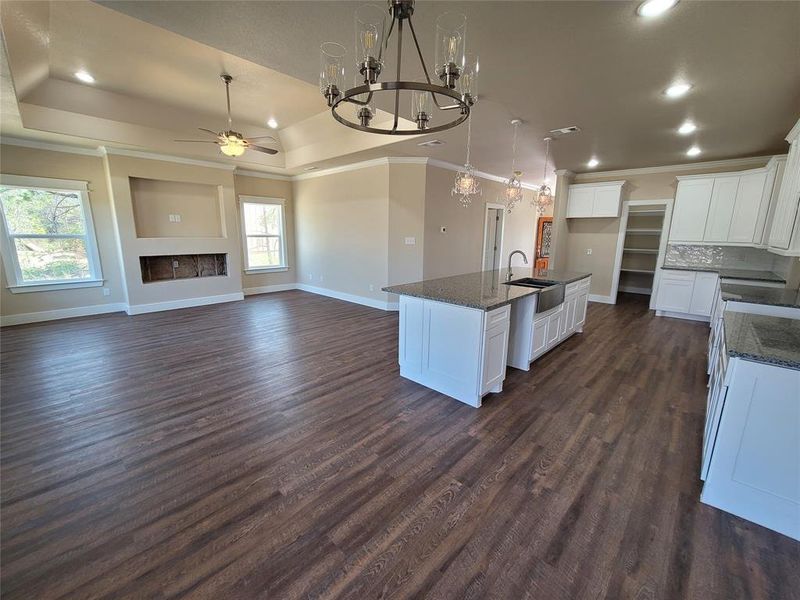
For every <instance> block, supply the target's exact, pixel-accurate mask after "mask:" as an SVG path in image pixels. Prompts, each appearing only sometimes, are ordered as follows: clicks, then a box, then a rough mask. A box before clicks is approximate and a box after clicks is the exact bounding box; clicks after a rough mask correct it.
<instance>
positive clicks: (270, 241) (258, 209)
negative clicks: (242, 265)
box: [242, 202, 283, 269]
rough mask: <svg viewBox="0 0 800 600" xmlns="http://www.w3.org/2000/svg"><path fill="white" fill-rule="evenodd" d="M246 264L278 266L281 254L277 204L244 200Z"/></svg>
mask: <svg viewBox="0 0 800 600" xmlns="http://www.w3.org/2000/svg"><path fill="white" fill-rule="evenodd" d="M242 204H243V210H244V223H245V235H246V237H247V265H248V267H249V268H251V269H258V268H263V267H279V266H282V265H283V257H282V256H281V253H282V249H283V245H282V243H281V219H282V214H281V213H282V207H281V206H280V205H278V204H261V203H254V202H244V203H242Z"/></svg>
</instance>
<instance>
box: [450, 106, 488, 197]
mask: <svg viewBox="0 0 800 600" xmlns="http://www.w3.org/2000/svg"><path fill="white" fill-rule="evenodd" d="M471 145H472V117H471V116H470V118H468V119H467V160H466V162H465V163H464V168H463V169H459V170H458V173H456V180H455V182H454V183H453V189H452V190H450V195H451V196H457V197H458V201H459V202H461V206H463V207H464V208H466V207H468V206H469V205H470V203H472V197H473V196H480V195H481V193H482V192H481V184H480V182H479V181H478V178H477V177H476V176H475V169H474V168H473V167H472V165H471V164H470V162H469V149H470V146H471Z"/></svg>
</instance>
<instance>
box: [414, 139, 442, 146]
mask: <svg viewBox="0 0 800 600" xmlns="http://www.w3.org/2000/svg"><path fill="white" fill-rule="evenodd" d="M417 146H423V147H425V148H430V147H432V146H444V142H443V141H442V140H428V141H427V142H420V143H419V144H417Z"/></svg>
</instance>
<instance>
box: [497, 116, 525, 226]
mask: <svg viewBox="0 0 800 600" xmlns="http://www.w3.org/2000/svg"><path fill="white" fill-rule="evenodd" d="M520 123H522V121H520V120H519V119H514V120H513V121H511V125H513V127H514V144H513V146H512V150H511V151H512V159H511V177H509V178H508V179H507V180H506V184H505V188H504V189H503V195H502V196H501V197H500V202H502V203H503V205H504V206H505V207H506V210H507V211H508V212H511V211H512V210H514V207H515V206H516V205H517V204H518V203H519V202H520V200H522V171H518V170H517V169H516V164H517V129H518V128H519V125H520Z"/></svg>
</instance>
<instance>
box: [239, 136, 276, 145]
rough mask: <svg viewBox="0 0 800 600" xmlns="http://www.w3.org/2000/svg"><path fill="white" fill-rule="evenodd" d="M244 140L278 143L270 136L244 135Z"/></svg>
mask: <svg viewBox="0 0 800 600" xmlns="http://www.w3.org/2000/svg"><path fill="white" fill-rule="evenodd" d="M244 139H246V140H272V141H273V142H275V143H276V144H277V143H278V140H276V139H275V138H274V137H272V136H271V135H256V136H252V135H246V136H244Z"/></svg>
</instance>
